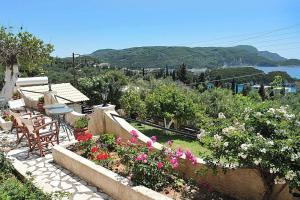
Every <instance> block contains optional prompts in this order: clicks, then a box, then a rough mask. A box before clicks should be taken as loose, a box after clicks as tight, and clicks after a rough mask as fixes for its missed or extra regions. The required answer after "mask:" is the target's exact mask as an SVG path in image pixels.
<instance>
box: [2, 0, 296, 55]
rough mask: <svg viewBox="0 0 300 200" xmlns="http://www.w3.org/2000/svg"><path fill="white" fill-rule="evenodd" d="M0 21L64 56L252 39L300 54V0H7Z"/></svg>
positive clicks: (284, 52) (261, 46) (267, 46)
mask: <svg viewBox="0 0 300 200" xmlns="http://www.w3.org/2000/svg"><path fill="white" fill-rule="evenodd" d="M0 25H2V26H6V27H8V26H12V27H14V30H18V29H19V28H20V27H23V28H24V30H26V31H29V32H31V33H33V34H34V35H36V36H38V37H39V38H41V39H42V40H44V41H45V42H47V43H51V44H53V45H54V47H55V51H54V52H53V56H59V57H66V56H71V54H72V52H75V53H79V54H88V53H92V52H93V51H95V50H97V49H106V48H110V49H123V48H129V47H136V46H164V45H166V46H191V47H196V46H200V47H201V46H235V45H240V44H249V45H254V46H255V47H257V48H258V49H259V50H269V51H272V52H276V53H279V54H280V55H282V56H284V57H287V58H298V59H300V1H299V0H251V1H250V0H249V1H245V0H226V1H225V0H209V1H202V0H148V1H146V0H108V1H102V0H85V1H83V0H0Z"/></svg>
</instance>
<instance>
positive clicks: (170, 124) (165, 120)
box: [164, 118, 173, 133]
mask: <svg viewBox="0 0 300 200" xmlns="http://www.w3.org/2000/svg"><path fill="white" fill-rule="evenodd" d="M172 124H173V119H171V121H170V122H169V123H167V119H166V118H164V125H165V128H170V127H171V126H172ZM164 133H167V130H164Z"/></svg>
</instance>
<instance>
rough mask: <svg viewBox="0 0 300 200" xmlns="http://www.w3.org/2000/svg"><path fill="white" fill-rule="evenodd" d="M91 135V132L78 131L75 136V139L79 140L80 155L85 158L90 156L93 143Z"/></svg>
mask: <svg viewBox="0 0 300 200" xmlns="http://www.w3.org/2000/svg"><path fill="white" fill-rule="evenodd" d="M92 138H93V135H92V134H91V133H85V132H82V133H79V134H77V136H76V140H77V141H78V142H79V146H80V150H81V151H82V153H81V155H82V156H83V157H85V158H90V157H91V156H92V153H91V151H90V149H91V148H92V147H93V146H94V145H95V142H94V141H93V140H92Z"/></svg>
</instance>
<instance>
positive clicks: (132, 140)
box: [129, 137, 137, 144]
mask: <svg viewBox="0 0 300 200" xmlns="http://www.w3.org/2000/svg"><path fill="white" fill-rule="evenodd" d="M129 141H130V142H131V143H132V144H135V143H136V142H137V138H136V137H132V138H130V139H129Z"/></svg>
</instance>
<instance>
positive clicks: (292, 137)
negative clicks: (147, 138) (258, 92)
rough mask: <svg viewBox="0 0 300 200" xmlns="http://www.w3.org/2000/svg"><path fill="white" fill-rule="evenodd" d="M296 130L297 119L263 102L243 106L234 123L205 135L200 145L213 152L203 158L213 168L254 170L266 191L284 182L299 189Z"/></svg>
mask: <svg viewBox="0 0 300 200" xmlns="http://www.w3.org/2000/svg"><path fill="white" fill-rule="evenodd" d="M299 129H300V122H299V116H297V115H295V114H293V113H292V112H291V110H290V109H288V107H284V106H278V104H277V103H274V102H271V101H266V102H262V103H257V104H255V105H252V106H245V107H244V111H243V112H240V116H239V118H238V119H237V120H236V121H234V122H231V123H229V124H228V125H227V126H226V127H225V128H222V129H221V130H217V131H214V132H206V134H205V135H204V136H203V137H202V138H201V139H200V142H201V143H202V144H205V145H206V147H207V148H209V149H210V150H211V151H212V154H211V155H209V156H207V157H206V161H207V162H208V163H210V164H211V165H212V166H223V167H224V168H225V169H228V168H238V167H249V168H255V169H258V170H260V171H261V173H262V174H263V175H264V178H265V179H264V180H265V181H266V185H268V186H269V188H272V185H273V184H284V183H288V184H289V186H290V188H300V180H299V177H300V174H299V173H300V172H299V164H300V155H299V148H298V147H299V145H300V139H299V138H300V135H299Z"/></svg>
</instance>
